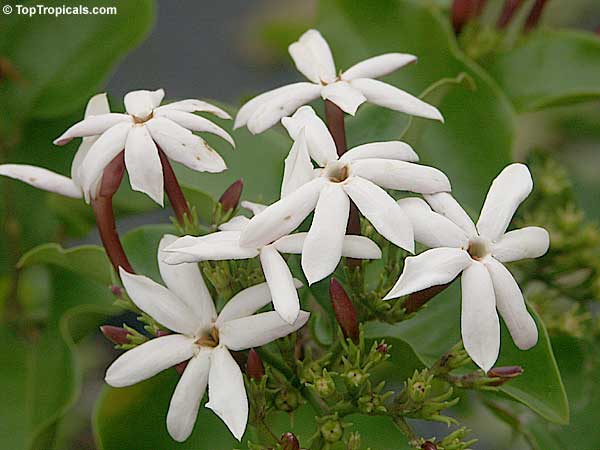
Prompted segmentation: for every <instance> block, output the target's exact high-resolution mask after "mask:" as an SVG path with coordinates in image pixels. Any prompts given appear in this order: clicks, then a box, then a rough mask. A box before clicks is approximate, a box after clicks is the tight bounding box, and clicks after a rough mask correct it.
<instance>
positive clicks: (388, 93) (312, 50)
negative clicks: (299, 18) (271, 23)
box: [234, 30, 444, 134]
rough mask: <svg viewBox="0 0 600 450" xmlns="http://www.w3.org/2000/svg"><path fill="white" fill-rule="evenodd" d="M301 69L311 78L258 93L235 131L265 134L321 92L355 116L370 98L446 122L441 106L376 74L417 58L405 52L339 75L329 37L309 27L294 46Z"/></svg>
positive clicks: (242, 112)
mask: <svg viewBox="0 0 600 450" xmlns="http://www.w3.org/2000/svg"><path fill="white" fill-rule="evenodd" d="M289 52H290V55H291V56H292V59H293V60H294V63H295V64H296V68H297V69H298V70H299V71H300V72H301V73H302V74H303V75H304V76H305V77H306V78H308V79H309V80H310V82H300V83H293V84H290V85H287V86H282V87H280V88H277V89H274V90H272V91H268V92H265V93H264V94H261V95H258V96H257V97H254V98H253V99H252V100H250V101H249V102H248V103H246V104H245V105H244V106H242V108H241V109H240V110H239V112H238V114H237V116H236V118H235V125H234V129H236V128H239V127H242V126H244V125H245V126H247V127H248V130H250V132H251V133H254V134H257V133H262V132H263V131H265V130H266V129H268V128H270V127H272V126H273V125H275V124H276V123H277V122H279V120H280V119H281V118H282V117H285V116H288V115H290V114H292V113H293V112H294V111H296V109H297V108H298V107H300V106H302V105H305V104H306V103H309V102H311V101H313V100H315V99H316V98H318V97H319V96H321V97H322V98H323V100H330V101H331V102H333V103H335V104H336V105H337V106H339V107H340V108H341V109H342V110H343V111H344V112H346V113H348V114H351V115H354V114H355V113H356V110H357V108H358V107H359V106H360V105H361V104H362V103H364V102H367V101H368V102H370V103H374V104H376V105H380V106H383V107H385V108H389V109H393V110H396V111H400V112H404V113H407V114H411V115H414V116H420V117H426V118H428V119H435V120H439V121H442V122H443V121H444V119H443V117H442V115H441V113H440V112H439V111H438V110H437V108H435V107H433V106H431V105H429V104H427V103H425V102H423V101H422V100H419V99H418V98H417V97H414V96H412V95H411V94H409V93H407V92H405V91H403V90H401V89H398V88H396V87H394V86H391V85H389V84H387V83H384V82H382V81H378V80H375V79H374V78H378V77H382V76H384V75H387V74H389V73H392V72H394V71H396V70H398V69H400V68H402V67H404V66H406V65H408V64H411V63H413V62H415V61H416V60H417V57H416V56H413V55H408V54H405V53H386V54H384V55H379V56H375V57H373V58H369V59H366V60H364V61H361V62H360V63H358V64H355V65H354V66H352V67H350V68H349V69H348V70H346V71H344V72H340V74H339V75H338V74H337V73H336V69H335V63H334V61H333V57H332V55H331V49H330V48H329V45H328V44H327V41H325V39H323V36H321V33H319V32H318V31H317V30H308V31H307V32H306V33H304V34H303V35H302V36H301V37H300V39H298V41H297V42H294V43H293V44H291V45H290V46H289Z"/></svg>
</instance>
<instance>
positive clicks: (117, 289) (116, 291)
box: [110, 284, 123, 298]
mask: <svg viewBox="0 0 600 450" xmlns="http://www.w3.org/2000/svg"><path fill="white" fill-rule="evenodd" d="M110 292H112V294H113V295H114V296H115V297H118V298H123V288H122V287H121V286H117V285H116V284H113V285H112V286H111V287H110Z"/></svg>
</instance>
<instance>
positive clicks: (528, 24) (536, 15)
mask: <svg viewBox="0 0 600 450" xmlns="http://www.w3.org/2000/svg"><path fill="white" fill-rule="evenodd" d="M547 1H548V0H536V1H535V3H534V4H533V6H532V7H531V12H530V13H529V16H528V17H527V20H526V21H525V31H529V30H531V29H533V28H535V26H536V25H537V24H538V22H539V21H540V18H541V17H542V12H543V11H544V7H545V6H546V3H547Z"/></svg>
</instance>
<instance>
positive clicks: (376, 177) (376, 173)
mask: <svg viewBox="0 0 600 450" xmlns="http://www.w3.org/2000/svg"><path fill="white" fill-rule="evenodd" d="M352 174H354V175H357V176H359V177H363V178H366V179H368V180H371V181H372V182H373V183H375V184H376V185H378V186H381V187H383V188H386V189H396V190H398V191H411V192H417V193H419V194H432V193H434V192H442V191H449V190H450V181H449V180H448V177H447V176H446V175H444V173H443V172H442V171H440V170H438V169H436V168H434V167H429V166H422V165H420V164H414V163H410V162H406V161H395V160H391V159H360V160H358V161H354V162H352Z"/></svg>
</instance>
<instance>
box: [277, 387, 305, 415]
mask: <svg viewBox="0 0 600 450" xmlns="http://www.w3.org/2000/svg"><path fill="white" fill-rule="evenodd" d="M299 404H300V399H299V398H298V394H297V393H296V392H295V391H292V390H288V389H283V390H281V391H279V393H278V394H277V396H275V407H276V408H277V409H278V410H280V411H285V412H292V411H294V410H295V409H296V408H298V406H299Z"/></svg>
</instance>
